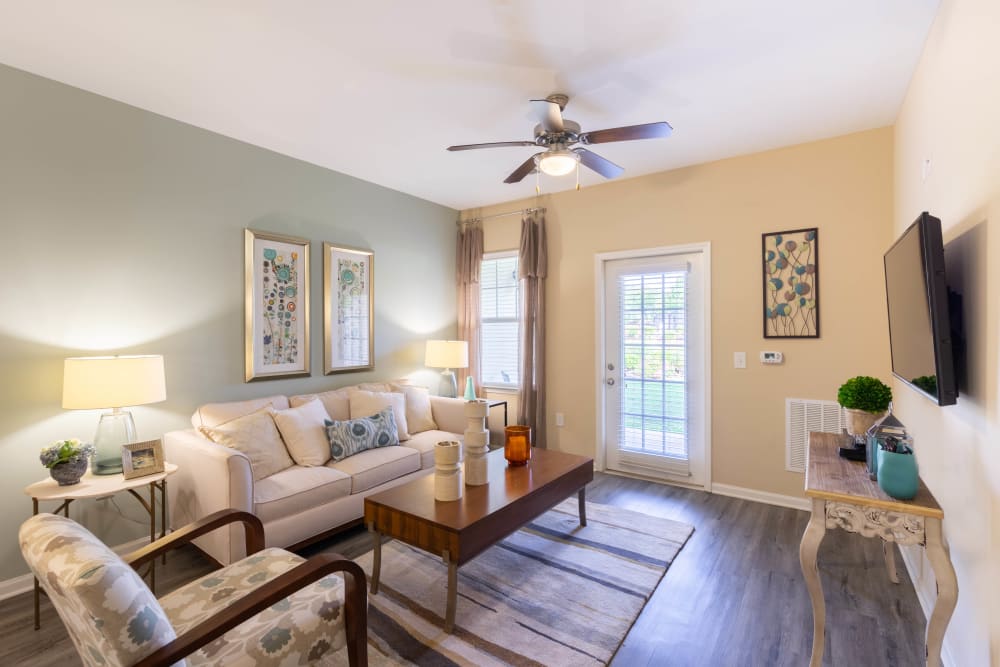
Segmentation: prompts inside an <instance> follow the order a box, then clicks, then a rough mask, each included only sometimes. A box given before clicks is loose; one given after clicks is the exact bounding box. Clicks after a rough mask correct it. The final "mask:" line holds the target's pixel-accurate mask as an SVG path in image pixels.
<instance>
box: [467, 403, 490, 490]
mask: <svg viewBox="0 0 1000 667" xmlns="http://www.w3.org/2000/svg"><path fill="white" fill-rule="evenodd" d="M487 414H489V406H488V404H487V402H486V401H485V400H483V399H478V400H475V401H467V402H466V404H465V418H466V420H467V421H466V426H465V483H466V484H468V485H469V486H482V485H483V484H486V483H487V482H489V481H490V471H489V461H490V460H489V457H487V456H486V454H488V453H489V451H490V448H489V445H490V432H489V431H488V430H486V415H487Z"/></svg>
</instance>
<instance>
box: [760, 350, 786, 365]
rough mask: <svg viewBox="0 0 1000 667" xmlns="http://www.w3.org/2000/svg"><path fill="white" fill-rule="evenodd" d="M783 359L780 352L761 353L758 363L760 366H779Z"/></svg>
mask: <svg viewBox="0 0 1000 667" xmlns="http://www.w3.org/2000/svg"><path fill="white" fill-rule="evenodd" d="M784 360H785V358H784V357H783V356H782V354H781V352H761V353H760V363H762V364H780V363H781V362H782V361H784Z"/></svg>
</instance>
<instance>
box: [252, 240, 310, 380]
mask: <svg viewBox="0 0 1000 667" xmlns="http://www.w3.org/2000/svg"><path fill="white" fill-rule="evenodd" d="M245 241H246V247H245V250H244V254H245V273H244V291H245V294H246V305H245V318H246V319H245V324H244V330H245V332H244V338H245V345H246V351H245V356H246V362H245V365H246V378H245V379H246V381H247V382H250V381H252V380H268V379H274V378H284V377H292V376H300V375H309V241H308V239H301V238H297V237H295V236H283V235H279V234H271V233H268V232H261V231H256V230H253V229H247V230H245Z"/></svg>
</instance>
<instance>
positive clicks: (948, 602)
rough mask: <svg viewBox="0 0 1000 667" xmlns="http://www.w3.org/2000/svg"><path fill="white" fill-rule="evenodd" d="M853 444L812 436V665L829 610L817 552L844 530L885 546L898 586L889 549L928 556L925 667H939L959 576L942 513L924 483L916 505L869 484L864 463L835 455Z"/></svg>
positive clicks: (805, 568)
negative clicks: (833, 532) (829, 535)
mask: <svg viewBox="0 0 1000 667" xmlns="http://www.w3.org/2000/svg"><path fill="white" fill-rule="evenodd" d="M850 442H851V438H849V437H848V436H844V435H839V434H836V433H810V434H809V466H808V469H807V470H806V496H808V497H809V498H810V499H811V500H812V518H811V519H810V520H809V525H808V526H806V530H805V533H804V534H803V535H802V543H801V545H800V546H799V561H800V562H801V564H802V574H803V576H805V579H806V586H807V587H808V588H809V597H810V598H811V599H812V608H813V644H812V660H811V661H810V662H809V665H810V667H820V665H821V664H822V663H823V650H824V645H825V641H824V640H825V629H824V625H825V623H826V606H825V603H824V601H823V588H822V585H821V583H820V577H819V570H818V569H817V567H816V552H817V551H818V550H819V545H820V542H822V541H823V535H824V534H825V533H826V530H827V528H842V529H844V530H846V531H848V532H850V533H859V534H861V535H862V536H864V537H878V538H881V539H882V540H883V543H882V548H883V550H884V552H885V559H886V560H885V562H886V566H887V568H888V571H889V577H890V578H891V579H892V581H893V582H894V583H899V581H898V579H897V578H896V565H895V559H894V557H893V552H892V547H891V545H890V544H888V543H889V542H896V543H898V544H906V545H912V544H920V545H923V546H924V548H925V549H926V550H927V558H928V560H930V562H931V566H932V567H933V568H934V578H935V579H936V580H937V587H938V596H937V601H936V602H935V604H934V611H933V612H932V613H931V617H930V619H928V621H927V636H926V641H925V651H926V655H927V665H928V666H929V667H939V666H940V664H941V641H942V640H943V639H944V631H945V628H947V627H948V621H949V620H950V619H951V613H952V612H953V611H954V610H955V603H956V602H957V600H958V581H957V579H956V578H955V570H954V569H952V566H951V559H950V558H949V556H948V549H947V547H946V546H945V545H944V542H943V540H942V538H941V521H942V520H943V519H944V512H943V511H942V510H941V506H940V505H938V503H937V501H936V500H935V499H934V496H933V495H931V492H930V491H929V490H928V489H927V487H926V486H925V485H924V483H923V481H921V482H920V490H919V491H917V495H916V497H915V498H914V499H913V500H896V499H894V498H891V497H890V496H888V495H886V493H885V492H884V491H882V489H880V488H879V486H878V483H877V482H874V481H872V480H871V479H869V477H868V469H867V468H866V466H865V464H864V462H861V461H849V460H847V459H844V458H841V457H840V456H839V455H838V454H837V449H838V448H839V447H841V446H848V445H849V443H850Z"/></svg>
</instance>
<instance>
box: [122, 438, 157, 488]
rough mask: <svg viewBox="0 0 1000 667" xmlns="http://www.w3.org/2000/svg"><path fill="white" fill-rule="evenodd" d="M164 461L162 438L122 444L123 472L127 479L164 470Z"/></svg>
mask: <svg viewBox="0 0 1000 667" xmlns="http://www.w3.org/2000/svg"><path fill="white" fill-rule="evenodd" d="M164 463H165V462H164V460H163V443H162V442H161V441H160V440H145V441H143V442H130V443H128V444H127V445H122V474H123V475H124V477H125V479H134V478H136V477H145V476H146V475H155V474H156V473H158V472H163V471H164V469H165V465H164Z"/></svg>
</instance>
